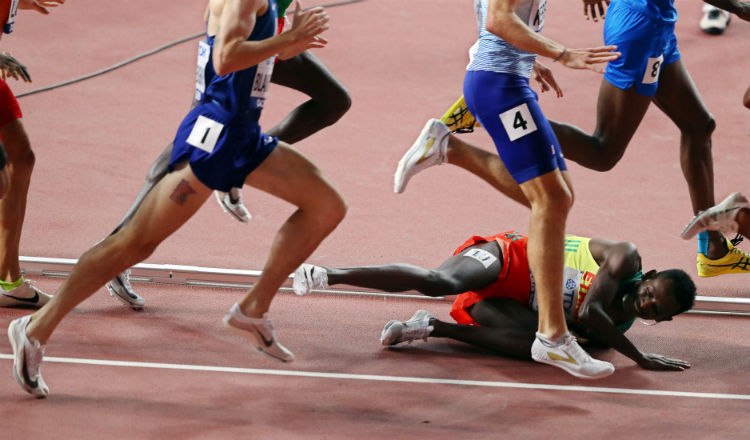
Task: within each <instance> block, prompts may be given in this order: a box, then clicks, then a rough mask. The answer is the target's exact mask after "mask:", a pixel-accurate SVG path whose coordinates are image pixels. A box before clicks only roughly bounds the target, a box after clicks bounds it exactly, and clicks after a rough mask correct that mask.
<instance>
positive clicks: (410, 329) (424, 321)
mask: <svg viewBox="0 0 750 440" xmlns="http://www.w3.org/2000/svg"><path fill="white" fill-rule="evenodd" d="M433 318H434V316H432V314H431V313H430V312H428V311H427V310H417V311H416V312H414V315H412V317H411V318H409V320H408V321H404V322H402V321H396V320H395V319H394V320H392V321H388V323H387V324H386V325H385V327H383V331H382V332H381V333H380V343H381V344H383V345H396V344H400V343H402V342H408V343H411V341H414V340H417V339H422V340H424V341H425V342H426V341H427V337H428V336H430V333H432V330H434V327H433V326H431V325H430V319H433Z"/></svg>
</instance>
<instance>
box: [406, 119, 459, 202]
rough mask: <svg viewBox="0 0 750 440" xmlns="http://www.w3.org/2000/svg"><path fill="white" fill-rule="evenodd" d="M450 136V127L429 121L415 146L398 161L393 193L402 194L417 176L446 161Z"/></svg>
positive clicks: (432, 120)
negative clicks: (410, 181)
mask: <svg viewBox="0 0 750 440" xmlns="http://www.w3.org/2000/svg"><path fill="white" fill-rule="evenodd" d="M449 134H450V129H449V128H448V126H446V125H445V124H444V123H442V122H440V121H439V120H437V119H430V120H429V121H427V124H425V126H424V128H423V129H422V133H420V134H419V137H418V138H417V140H416V141H414V145H412V146H411V148H409V150H408V151H407V152H406V154H404V156H403V157H402V158H401V160H400V161H398V168H396V174H395V175H394V176H393V192H395V193H397V194H401V193H402V192H404V190H405V189H406V184H407V183H409V179H411V178H412V177H413V176H414V175H415V174H417V173H418V172H420V171H422V170H424V169H426V168H429V167H431V166H434V165H440V164H441V163H443V161H445V154H446V152H447V151H448V135H449Z"/></svg>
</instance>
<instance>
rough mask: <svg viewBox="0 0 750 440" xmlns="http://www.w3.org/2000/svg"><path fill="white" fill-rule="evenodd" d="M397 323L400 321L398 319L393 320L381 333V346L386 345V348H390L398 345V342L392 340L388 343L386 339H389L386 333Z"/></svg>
mask: <svg viewBox="0 0 750 440" xmlns="http://www.w3.org/2000/svg"><path fill="white" fill-rule="evenodd" d="M397 322H399V321H398V320H396V319H391V320H390V321H388V322H387V323H386V324H385V327H383V331H381V332H380V344H381V345H385V346H386V347H389V346H392V345H396V344H398V341H393V340H390V339H388V340H387V341H386V337H387V335H386V332H387V331H388V329H389V328H391V326H392V325H393V324H395V323H397Z"/></svg>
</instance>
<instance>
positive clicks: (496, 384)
mask: <svg viewBox="0 0 750 440" xmlns="http://www.w3.org/2000/svg"><path fill="white" fill-rule="evenodd" d="M0 359H10V360H12V359H13V356H12V355H9V354H2V353H0ZM44 361H45V362H55V363H62V364H84V365H100V366H108V367H130V368H154V369H163V370H182V371H206V372H217V373H236V374H255V375H266V376H293V377H312V378H318V379H337V380H340V379H348V380H364V381H375V382H402V383H425V384H438V385H458V386H471V387H487V388H521V389H532V390H551V391H576V392H584V393H610V394H634V395H645V396H661V397H693V398H698V399H726V400H750V394H721V393H695V392H687V391H669V390H637V389H628V388H607V387H586V386H574V385H546V384H533V383H518V382H495V381H483V380H460V379H439V378H430V377H407V376H378V375H373V374H347V373H323V372H317V371H294V370H266V369H258V368H237V367H217V366H211V365H184V364H164V363H156V362H129V361H111V360H99V359H78V358H61V357H45V358H44Z"/></svg>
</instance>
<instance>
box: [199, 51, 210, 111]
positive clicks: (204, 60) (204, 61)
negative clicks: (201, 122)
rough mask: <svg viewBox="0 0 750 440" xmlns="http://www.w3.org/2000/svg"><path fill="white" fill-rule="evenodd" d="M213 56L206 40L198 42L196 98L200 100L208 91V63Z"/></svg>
mask: <svg viewBox="0 0 750 440" xmlns="http://www.w3.org/2000/svg"><path fill="white" fill-rule="evenodd" d="M210 57H211V46H209V45H208V43H206V42H205V41H201V42H200V43H198V65H197V66H196V67H197V68H196V72H195V100H196V101H200V99H201V97H202V96H203V94H204V93H206V65H208V60H209V58H210Z"/></svg>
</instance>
